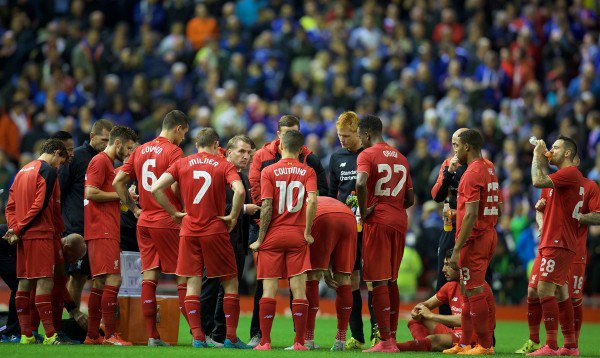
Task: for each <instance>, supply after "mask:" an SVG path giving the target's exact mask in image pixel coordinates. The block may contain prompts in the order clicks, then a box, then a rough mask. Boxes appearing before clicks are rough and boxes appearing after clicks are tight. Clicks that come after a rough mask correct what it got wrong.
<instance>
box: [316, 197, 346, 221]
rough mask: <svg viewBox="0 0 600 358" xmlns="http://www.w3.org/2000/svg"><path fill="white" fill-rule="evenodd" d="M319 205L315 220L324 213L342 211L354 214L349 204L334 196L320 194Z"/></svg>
mask: <svg viewBox="0 0 600 358" xmlns="http://www.w3.org/2000/svg"><path fill="white" fill-rule="evenodd" d="M317 202H318V205H317V212H316V214H315V220H317V218H318V217H320V216H322V215H327V214H331V213H342V214H350V215H352V216H354V213H353V212H352V210H350V208H349V207H348V206H346V205H345V204H344V203H342V202H341V201H339V200H336V199H334V198H330V197H328V196H319V198H318V201H317Z"/></svg>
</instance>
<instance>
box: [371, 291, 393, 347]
mask: <svg viewBox="0 0 600 358" xmlns="http://www.w3.org/2000/svg"><path fill="white" fill-rule="evenodd" d="M373 311H374V312H375V320H376V321H377V326H379V334H380V335H381V339H382V340H384V341H387V340H388V339H390V294H389V290H388V286H387V285H384V286H377V287H373Z"/></svg>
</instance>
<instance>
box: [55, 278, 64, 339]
mask: <svg viewBox="0 0 600 358" xmlns="http://www.w3.org/2000/svg"><path fill="white" fill-rule="evenodd" d="M66 284H67V278H66V277H62V276H56V277H54V287H52V324H53V325H54V329H55V330H57V331H60V330H61V329H62V312H63V308H64V306H65V299H64V296H65V294H64V292H65V291H66V290H67V287H66Z"/></svg>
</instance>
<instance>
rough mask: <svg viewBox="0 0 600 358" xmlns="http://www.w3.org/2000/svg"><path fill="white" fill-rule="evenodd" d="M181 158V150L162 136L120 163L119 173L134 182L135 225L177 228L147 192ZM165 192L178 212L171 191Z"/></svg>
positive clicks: (140, 147)
mask: <svg viewBox="0 0 600 358" xmlns="http://www.w3.org/2000/svg"><path fill="white" fill-rule="evenodd" d="M182 157H183V151H182V150H181V148H179V147H178V146H176V145H175V144H173V143H171V142H169V140H168V139H166V138H164V137H158V138H156V139H154V140H152V141H150V142H147V143H144V144H142V145H140V146H139V147H137V148H135V150H134V151H133V153H132V154H131V156H130V157H129V159H128V160H127V161H126V162H125V163H124V164H123V167H122V168H121V171H123V172H125V173H127V174H128V175H129V177H131V178H132V179H134V180H137V182H138V192H139V195H140V197H139V202H140V208H141V209H142V214H141V215H140V218H139V219H138V226H145V227H154V228H163V229H179V225H177V224H176V223H175V222H174V221H173V219H171V217H170V216H169V214H168V213H167V212H166V211H165V210H164V209H163V208H162V207H161V206H160V205H159V204H158V203H157V202H156V199H154V197H153V196H152V193H151V192H150V190H151V189H152V184H154V182H155V181H157V180H158V178H160V176H161V175H162V174H163V173H164V172H166V171H167V169H168V168H169V167H170V166H171V165H172V164H173V163H175V161H177V160H178V159H180V158H182ZM165 193H166V194H167V197H168V198H169V201H170V202H171V204H172V205H173V206H174V207H176V208H177V210H178V211H181V210H182V206H181V202H180V201H179V199H178V198H177V196H176V195H175V193H173V190H171V188H168V189H167V190H165Z"/></svg>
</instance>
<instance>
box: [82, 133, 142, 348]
mask: <svg viewBox="0 0 600 358" xmlns="http://www.w3.org/2000/svg"><path fill="white" fill-rule="evenodd" d="M136 141H137V135H136V134H135V132H134V131H133V130H132V129H131V128H128V127H124V126H115V127H113V129H112V130H111V131H110V136H109V139H108V146H107V147H106V149H104V151H103V152H100V153H98V154H96V155H95V156H94V158H92V160H91V161H90V164H89V166H88V168H87V171H86V174H85V177H86V179H85V200H84V204H83V205H84V222H85V225H84V234H85V235H84V237H85V240H86V242H87V245H88V255H89V258H90V269H91V273H92V277H93V278H92V282H93V283H92V290H91V292H90V298H89V300H88V311H89V318H88V331H87V337H86V339H85V342H84V343H85V344H92V345H94V344H107V345H119V346H121V345H131V343H130V342H126V341H124V340H123V339H122V338H121V337H120V336H119V334H118V333H117V332H116V319H117V317H116V313H117V295H118V293H119V287H120V286H121V267H120V264H119V262H120V257H121V249H120V238H121V235H120V222H121V221H120V205H119V195H117V193H116V192H115V190H114V188H113V185H112V183H113V180H114V179H115V167H114V161H115V159H116V160H119V161H123V160H125V158H127V157H128V156H129V155H130V154H131V151H132V150H133V147H134V145H135V142H136ZM100 318H102V320H103V322H104V327H105V328H104V333H105V336H104V339H102V338H101V337H100V333H99V331H98V327H99V325H100Z"/></svg>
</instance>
